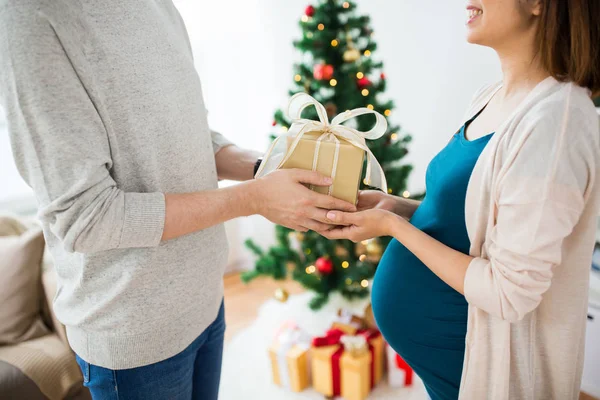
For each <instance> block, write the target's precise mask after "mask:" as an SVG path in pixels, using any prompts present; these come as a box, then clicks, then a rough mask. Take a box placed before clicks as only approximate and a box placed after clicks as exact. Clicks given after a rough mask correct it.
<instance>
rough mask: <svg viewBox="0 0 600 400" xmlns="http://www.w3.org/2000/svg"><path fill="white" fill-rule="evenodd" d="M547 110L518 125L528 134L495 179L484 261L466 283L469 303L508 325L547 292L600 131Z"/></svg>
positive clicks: (586, 186) (588, 179)
mask: <svg viewBox="0 0 600 400" xmlns="http://www.w3.org/2000/svg"><path fill="white" fill-rule="evenodd" d="M546 111H547V112H543V113H542V114H543V115H540V118H538V119H536V120H530V121H529V122H522V124H524V125H525V126H523V127H522V129H525V130H526V131H529V132H527V134H526V135H524V136H519V139H520V140H522V144H521V147H520V150H518V152H517V153H516V155H513V156H512V159H508V160H506V162H507V163H509V166H508V168H507V170H506V173H505V175H504V176H500V177H499V178H498V179H499V183H498V191H499V194H498V197H497V204H498V211H497V215H496V222H495V226H494V227H493V228H492V230H491V234H489V237H487V238H486V243H485V246H486V247H485V248H486V253H487V254H485V258H475V259H473V260H472V262H471V263H470V265H469V267H468V269H467V272H466V276H465V281H464V291H465V297H466V299H467V301H468V302H469V303H470V304H472V305H474V306H476V307H477V308H479V309H481V310H483V311H485V312H487V313H489V314H491V315H493V316H495V317H498V318H501V319H503V320H508V321H518V320H521V319H522V318H523V317H524V316H525V315H526V314H527V313H529V312H531V311H533V310H534V309H535V308H536V307H537V306H538V305H539V304H540V302H541V300H542V295H543V294H544V293H545V292H546V291H547V290H548V288H549V287H550V285H551V280H552V275H553V269H554V268H555V267H556V266H557V265H558V264H560V263H561V257H562V254H561V249H562V247H563V242H564V241H565V239H566V238H567V237H568V236H569V235H570V234H571V232H572V231H573V228H574V227H575V225H576V224H577V223H578V221H579V219H580V217H581V214H582V213H583V209H584V206H585V198H586V197H587V194H588V193H587V192H588V190H591V189H590V188H591V187H592V186H591V184H592V183H593V180H594V172H595V170H596V166H595V162H596V159H597V155H596V152H597V145H596V144H595V143H596V140H595V139H593V140H590V138H592V137H593V136H594V135H597V134H598V133H597V127H594V126H592V125H591V124H582V121H585V118H581V116H578V115H575V114H577V112H578V111H577V110H576V109H573V108H571V109H570V110H569V109H568V110H567V112H564V111H562V110H556V109H555V110H554V112H550V111H552V110H546ZM557 111H560V112H557ZM596 123H597V121H596ZM518 129H519V128H518ZM519 139H516V138H515V139H513V140H519Z"/></svg>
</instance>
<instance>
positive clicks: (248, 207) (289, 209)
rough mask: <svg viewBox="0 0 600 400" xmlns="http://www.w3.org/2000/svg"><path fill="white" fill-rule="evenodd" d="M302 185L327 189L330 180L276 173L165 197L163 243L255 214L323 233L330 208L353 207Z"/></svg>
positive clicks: (304, 173)
mask: <svg viewBox="0 0 600 400" xmlns="http://www.w3.org/2000/svg"><path fill="white" fill-rule="evenodd" d="M304 184H311V185H316V186H328V185H330V184H331V178H329V177H325V176H323V175H320V174H318V173H317V172H312V171H303V170H293V169H291V170H279V171H274V172H272V173H270V174H269V175H267V176H265V177H263V178H260V179H257V180H252V181H249V182H244V183H241V184H239V185H236V186H232V187H228V188H223V189H215V190H208V191H203V192H197V193H185V194H167V195H166V196H165V199H166V217H165V227H164V231H163V235H162V240H169V239H173V238H176V237H179V236H183V235H186V234H188V233H192V232H195V231H198V230H201V229H204V228H208V227H210V226H213V225H216V224H219V223H222V222H225V221H228V220H230V219H233V218H236V217H243V216H248V215H252V214H259V215H262V216H264V217H265V218H267V219H269V220H270V221H272V222H274V223H277V224H280V225H284V226H287V227H289V228H292V229H295V230H298V231H306V230H309V229H310V230H314V231H317V232H322V231H325V230H327V229H329V228H330V226H329V225H328V224H325V223H323V222H319V221H325V220H326V218H325V215H326V214H327V211H328V210H331V209H333V210H345V211H355V210H356V208H355V207H354V206H353V205H352V204H350V203H346V202H344V201H341V200H338V199H335V198H333V197H331V196H327V195H324V194H319V193H316V192H313V191H312V190H309V189H308V188H307V187H306V186H305V185H304Z"/></svg>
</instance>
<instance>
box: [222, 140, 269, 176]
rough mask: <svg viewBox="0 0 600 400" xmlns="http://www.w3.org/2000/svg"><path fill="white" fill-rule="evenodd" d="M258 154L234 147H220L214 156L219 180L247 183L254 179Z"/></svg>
mask: <svg viewBox="0 0 600 400" xmlns="http://www.w3.org/2000/svg"><path fill="white" fill-rule="evenodd" d="M260 156H261V154H260V153H259V152H256V151H252V150H245V149H241V148H239V147H237V146H235V145H227V146H223V147H221V148H220V149H219V150H218V151H217V153H216V154H215V162H216V164H217V174H218V175H219V179H229V180H232V181H247V180H249V179H252V178H253V177H254V165H255V164H256V160H258V158H259V157H260Z"/></svg>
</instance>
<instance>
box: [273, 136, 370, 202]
mask: <svg viewBox="0 0 600 400" xmlns="http://www.w3.org/2000/svg"><path fill="white" fill-rule="evenodd" d="M287 139H288V148H290V147H291V146H292V145H293V142H294V138H292V137H288V138H287ZM364 159H365V151H364V150H363V149H361V148H359V147H355V146H354V145H353V144H351V143H350V142H348V141H347V140H344V139H339V140H337V141H336V140H333V138H332V136H330V135H329V134H328V133H326V132H325V131H314V132H307V133H305V134H304V136H303V137H302V139H300V141H299V142H298V144H297V145H296V148H295V150H294V151H293V152H292V153H291V154H290V157H289V158H288V159H287V160H286V161H285V162H284V163H283V164H282V165H281V168H282V169H291V168H299V169H306V170H313V171H317V172H319V173H321V174H322V175H325V176H335V178H334V180H333V184H332V185H331V186H312V185H311V186H310V189H311V190H314V191H315V192H317V193H322V194H329V195H331V196H333V197H336V198H338V199H341V200H345V201H347V202H349V203H352V204H356V201H357V197H358V190H359V187H360V181H361V178H362V170H363V163H364ZM335 160H337V163H336V162H335ZM334 163H335V164H334ZM333 171H335V172H333Z"/></svg>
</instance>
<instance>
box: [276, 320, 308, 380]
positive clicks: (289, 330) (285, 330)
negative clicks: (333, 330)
mask: <svg viewBox="0 0 600 400" xmlns="http://www.w3.org/2000/svg"><path fill="white" fill-rule="evenodd" d="M275 340H276V341H277V342H278V343H279V347H278V348H277V368H278V370H279V379H280V381H281V386H283V387H284V388H288V389H289V388H291V386H292V385H291V383H290V371H289V368H288V363H287V359H286V357H287V353H288V352H289V351H290V349H291V348H292V347H294V346H299V347H301V348H303V349H307V350H308V348H309V347H310V346H309V343H310V337H309V336H308V334H306V333H305V332H304V331H302V330H301V329H299V328H298V327H297V326H296V324H295V323H293V322H286V323H285V324H283V325H282V326H281V327H280V329H279V330H278V331H277V333H276V337H275Z"/></svg>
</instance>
